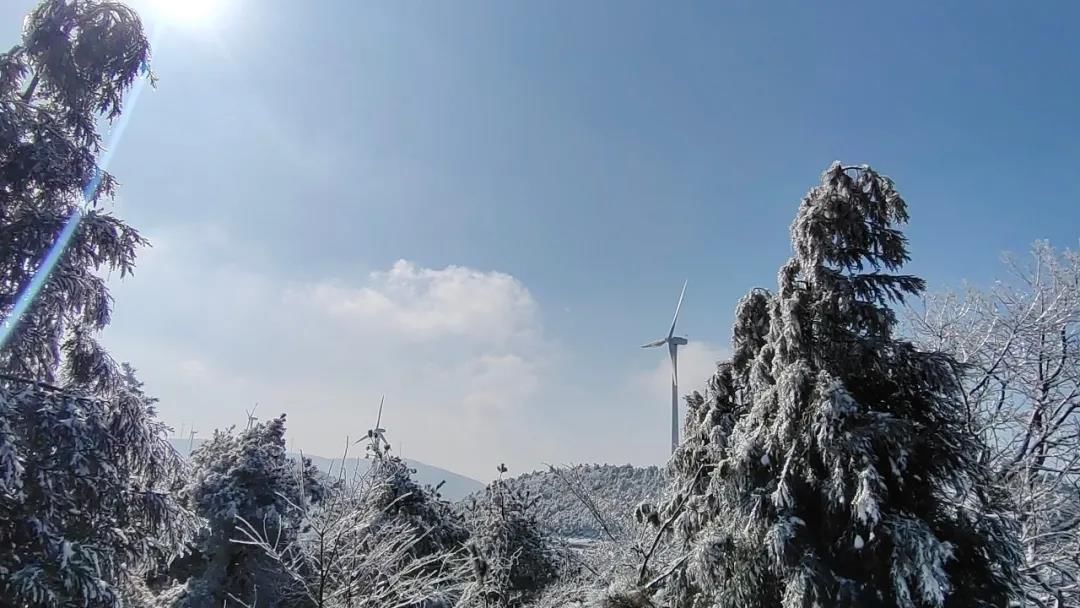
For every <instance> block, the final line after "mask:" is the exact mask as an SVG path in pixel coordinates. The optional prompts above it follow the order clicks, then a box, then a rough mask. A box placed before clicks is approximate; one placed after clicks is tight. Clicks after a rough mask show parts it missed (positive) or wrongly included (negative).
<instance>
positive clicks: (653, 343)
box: [641, 338, 667, 348]
mask: <svg viewBox="0 0 1080 608" xmlns="http://www.w3.org/2000/svg"><path fill="white" fill-rule="evenodd" d="M665 342H667V338H661V339H660V340H657V341H656V342H649V343H648V344H642V345H641V348H652V347H654V346H663V345H664V343H665Z"/></svg>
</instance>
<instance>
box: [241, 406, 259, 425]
mask: <svg viewBox="0 0 1080 608" xmlns="http://www.w3.org/2000/svg"><path fill="white" fill-rule="evenodd" d="M257 409H259V404H258V403H256V404H255V407H253V408H251V409H250V410H244V411H245V412H247V421H248V425H247V428H248V429H249V430H250V429H251V427H252V426H254V425H255V421H256V420H258V419H259V417H258V416H256V415H255V410H257Z"/></svg>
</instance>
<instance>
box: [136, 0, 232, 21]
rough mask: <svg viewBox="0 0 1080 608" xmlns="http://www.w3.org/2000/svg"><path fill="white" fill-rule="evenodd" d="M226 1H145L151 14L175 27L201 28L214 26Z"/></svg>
mask: <svg viewBox="0 0 1080 608" xmlns="http://www.w3.org/2000/svg"><path fill="white" fill-rule="evenodd" d="M225 1H226V0H143V2H144V3H145V4H146V5H147V9H148V10H149V11H150V12H151V14H152V15H153V16H154V17H155V18H156V19H160V20H161V21H163V22H165V23H167V24H169V25H175V26H183V27H200V26H208V25H210V24H212V23H213V22H214V21H215V20H216V19H217V18H218V17H219V16H220V13H221V9H222V8H223V6H222V5H223V4H224V2H225Z"/></svg>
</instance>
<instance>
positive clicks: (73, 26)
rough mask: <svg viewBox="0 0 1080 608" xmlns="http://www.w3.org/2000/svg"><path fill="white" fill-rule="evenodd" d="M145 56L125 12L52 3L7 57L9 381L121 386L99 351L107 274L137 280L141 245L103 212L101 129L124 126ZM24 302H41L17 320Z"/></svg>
mask: <svg viewBox="0 0 1080 608" xmlns="http://www.w3.org/2000/svg"><path fill="white" fill-rule="evenodd" d="M149 54H150V49H149V45H148V43H147V41H146V38H145V36H144V35H143V31H142V25H141V23H140V22H139V19H138V16H137V15H136V14H135V13H134V11H132V10H131V9H129V8H127V7H126V6H124V5H122V4H119V3H114V2H102V1H97V0H46V1H45V2H43V3H42V4H41V5H40V6H38V8H37V9H36V10H34V12H33V13H31V15H30V16H29V17H28V18H27V20H26V25H25V30H24V33H23V40H22V44H20V45H18V46H16V47H14V48H13V49H12V50H10V51H8V52H7V53H4V54H2V55H0V313H2V314H3V316H4V323H5V324H6V325H8V326H10V327H12V328H13V333H12V334H11V336H10V338H9V339H8V340H7V342H6V343H5V344H4V345H3V346H4V348H3V350H2V351H0V370H2V371H4V372H7V373H9V374H12V375H15V376H18V377H21V378H26V379H32V380H39V381H44V382H50V383H52V382H57V381H63V382H64V383H65V384H80V385H86V386H90V387H92V388H94V389H95V390H106V389H108V388H111V387H114V386H115V385H116V384H117V383H118V382H119V381H120V376H121V373H120V370H119V369H118V368H117V366H115V365H114V364H113V362H112V360H111V359H110V358H109V356H108V354H107V353H106V352H105V351H104V350H103V349H102V348H101V346H100V345H99V344H98V343H97V341H96V340H95V339H94V334H95V332H96V331H98V330H100V329H102V328H103V327H105V326H106V325H107V324H108V322H109V316H110V312H111V307H112V300H111V298H110V296H109V292H108V289H107V288H106V286H105V281H104V279H103V278H102V277H101V276H100V271H119V273H120V275H121V276H125V275H127V274H129V273H131V271H132V269H133V268H134V263H135V251H136V249H137V248H138V247H139V246H141V245H143V244H144V243H145V241H144V240H143V238H142V237H141V236H140V235H139V234H138V232H136V231H135V230H134V229H133V228H131V227H130V226H128V225H127V224H125V223H124V222H122V221H121V220H119V219H117V218H115V217H113V216H112V215H111V214H110V213H108V212H107V211H106V210H104V209H102V207H101V204H102V202H103V201H105V200H107V199H108V198H110V197H111V196H112V195H113V193H114V191H115V186H116V182H115V180H114V179H113V177H112V176H111V175H109V174H108V173H105V172H103V171H102V169H101V168H100V167H99V166H98V165H97V158H98V155H99V153H100V152H101V149H102V146H101V136H100V134H99V133H98V131H97V123H98V120H99V118H101V117H104V118H105V119H107V120H113V119H116V118H118V117H119V116H120V114H121V111H122V109H123V107H122V98H123V94H124V92H125V91H126V90H127V89H128V88H129V87H130V86H131V85H132V83H133V82H134V80H135V78H137V77H138V75H139V74H140V72H141V71H142V70H143V69H144V68H145V66H146V64H147V61H148V60H149ZM73 218H75V220H74V222H75V223H73V224H72V226H74V229H73V232H72V233H71V238H70V240H69V241H67V242H66V243H64V242H63V241H62V240H61V235H62V233H63V232H64V230H65V227H66V226H68V224H69V221H72V219H73ZM57 243H59V246H60V247H62V248H63V252H62V254H61V255H59V257H58V258H57V261H56V265H55V267H54V268H53V269H52V272H51V273H50V274H48V277H47V278H46V277H45V276H44V275H41V276H39V277H38V279H39V281H40V280H41V279H43V278H46V280H44V281H43V282H42V283H41V285H40V288H38V287H36V286H35V284H34V277H35V275H37V273H38V272H39V270H40V269H42V268H44V269H45V270H48V268H47V266H46V264H45V261H46V259H47V256H48V255H49V253H50V251H51V250H52V248H53V247H54V246H56V244H57ZM21 294H29V295H32V296H35V297H34V299H33V303H32V305H31V306H29V307H28V308H27V309H26V310H25V312H24V313H23V314H22V315H21V317H20V318H13V316H12V315H13V312H14V311H15V306H16V302H17V300H18V298H19V296H20V295H21ZM61 362H63V366H62V367H61V365H60V364H61Z"/></svg>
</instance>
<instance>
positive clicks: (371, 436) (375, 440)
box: [360, 395, 390, 456]
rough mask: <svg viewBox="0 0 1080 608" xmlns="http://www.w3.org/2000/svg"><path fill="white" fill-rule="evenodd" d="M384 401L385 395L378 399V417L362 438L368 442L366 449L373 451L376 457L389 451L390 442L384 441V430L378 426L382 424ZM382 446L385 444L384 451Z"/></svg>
mask: <svg viewBox="0 0 1080 608" xmlns="http://www.w3.org/2000/svg"><path fill="white" fill-rule="evenodd" d="M385 401H386V395H383V396H382V397H381V398H380V399H379V417H378V418H376V419H375V428H373V429H368V432H367V437H365V438H364V439H367V441H368V449H369V450H372V451H374V452H375V454H376V455H377V456H382V454H383V452H384V451H389V450H390V442H389V441H387V440H386V429H384V428H382V427H381V426H379V425H380V424H382V408H383V403H384V402H385ZM360 441H363V439H361V440H360ZM383 444H385V449H384V447H383Z"/></svg>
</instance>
